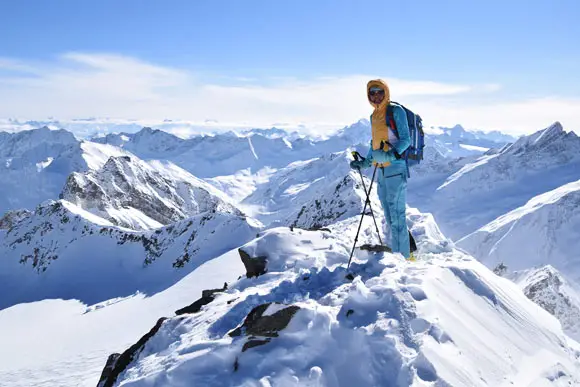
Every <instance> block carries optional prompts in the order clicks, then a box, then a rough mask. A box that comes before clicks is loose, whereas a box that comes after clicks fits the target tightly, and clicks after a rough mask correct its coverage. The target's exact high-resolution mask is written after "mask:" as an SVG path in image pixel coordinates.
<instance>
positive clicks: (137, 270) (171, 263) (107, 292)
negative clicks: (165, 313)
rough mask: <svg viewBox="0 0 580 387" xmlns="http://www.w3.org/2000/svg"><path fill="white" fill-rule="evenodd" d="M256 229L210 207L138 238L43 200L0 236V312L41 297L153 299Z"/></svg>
mask: <svg viewBox="0 0 580 387" xmlns="http://www.w3.org/2000/svg"><path fill="white" fill-rule="evenodd" d="M228 211H229V212H228ZM261 227H262V225H261V224H260V223H259V222H256V221H254V220H253V219H250V218H247V217H246V216H245V215H243V214H242V213H240V212H239V211H237V210H235V209H233V210H232V209H231V208H229V207H226V208H225V209H223V208H221V209H220V208H218V207H216V208H212V209H209V210H208V211H205V212H202V213H199V214H197V215H195V216H192V217H189V218H187V219H184V220H181V221H178V222H174V223H172V224H170V225H168V226H164V227H161V228H157V229H156V230H147V231H141V232H138V231H134V230H130V229H126V228H122V227H118V226H115V225H113V224H112V223H111V222H109V221H108V220H106V219H103V218H101V217H98V216H96V215H94V214H92V213H90V212H87V211H85V210H83V209H82V208H80V207H78V206H76V205H74V204H72V203H70V202H67V201H65V200H60V201H49V202H46V203H44V204H43V205H41V206H39V207H38V208H37V209H36V210H35V211H34V213H33V214H31V215H28V216H26V217H24V218H22V219H21V220H20V221H19V222H18V223H16V224H14V225H13V226H12V227H11V228H10V229H9V230H0V257H2V259H1V260H0V279H1V281H0V293H2V294H3V297H2V298H0V309H2V308H6V307H10V306H12V305H15V304H18V303H21V302H30V301H35V300H42V299H45V298H74V299H79V300H81V301H83V302H87V303H96V302H100V301H105V300H107V299H110V298H115V297H120V296H128V295H131V294H133V293H135V291H137V290H139V291H141V292H143V293H146V294H148V293H151V292H153V293H154V292H157V291H160V290H163V289H165V288H167V287H168V286H171V285H172V284H174V283H175V282H177V281H178V280H179V279H180V278H182V277H183V276H185V275H186V274H188V273H189V272H190V271H191V270H193V269H195V268H196V267H197V266H199V265H200V264H202V263H203V262H205V261H206V260H208V259H211V258H214V257H215V256H217V255H220V254H222V253H224V252H226V251H228V250H230V249H232V248H234V247H236V246H239V245H240V244H241V243H243V242H245V241H247V240H249V239H250V238H251V237H253V236H255V234H256V232H257V230H259V229H260V228H261ZM224 235H228V238H224ZM104 285H106V286H104Z"/></svg>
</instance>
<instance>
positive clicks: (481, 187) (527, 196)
mask: <svg viewBox="0 0 580 387" xmlns="http://www.w3.org/2000/svg"><path fill="white" fill-rule="evenodd" d="M579 149H580V138H579V137H578V136H577V135H576V134H575V133H574V132H572V131H569V132H567V131H565V130H564V129H563V128H562V126H561V125H560V124H559V123H555V124H553V125H551V126H550V127H548V128H546V129H544V130H541V131H539V132H537V133H534V134H532V135H530V136H524V137H522V138H520V139H519V140H518V141H516V142H515V143H513V144H511V145H507V146H504V147H503V148H502V149H500V150H495V151H489V152H486V153H485V154H483V155H482V156H479V157H474V158H473V159H468V158H466V159H464V162H463V163H458V164H456V165H457V166H459V167H460V168H459V169H458V170H457V171H456V172H454V173H452V174H451V175H450V176H449V175H448V176H445V175H444V174H442V175H441V179H434V180H433V181H432V182H430V184H425V182H424V181H421V180H419V181H416V182H412V181H411V182H410V192H411V190H413V191H416V192H415V193H411V194H410V204H411V205H413V206H417V207H419V208H420V209H421V210H423V211H428V212H432V213H433V214H434V215H435V216H436V218H437V219H438V221H439V223H440V226H441V228H442V229H443V231H444V232H445V233H446V234H448V235H449V236H450V237H451V238H453V239H456V240H458V239H460V238H462V237H465V236H466V235H468V234H471V233H473V232H475V231H476V230H478V229H479V228H481V227H483V226H484V225H485V224H487V223H489V222H491V221H493V220H494V219H495V218H497V217H499V216H501V215H502V214H505V213H507V212H509V211H511V210H513V209H514V208H518V207H521V206H523V205H525V203H526V202H528V201H529V200H531V199H532V198H533V197H535V196H538V195H541V194H543V193H545V192H547V191H550V190H554V189H557V188H559V187H561V186H562V185H565V184H568V183H570V182H573V181H576V180H578V179H580V156H579V153H578V150H579ZM465 161H467V162H465ZM462 164H463V166H461V165H462ZM415 184H416V185H415ZM437 184H439V185H437ZM417 194H419V195H417Z"/></svg>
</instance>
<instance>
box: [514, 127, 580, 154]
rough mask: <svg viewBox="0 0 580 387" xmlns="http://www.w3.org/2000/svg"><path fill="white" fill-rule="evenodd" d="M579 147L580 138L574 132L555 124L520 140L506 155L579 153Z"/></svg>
mask: <svg viewBox="0 0 580 387" xmlns="http://www.w3.org/2000/svg"><path fill="white" fill-rule="evenodd" d="M579 147H580V138H578V136H577V135H576V134H575V133H574V132H566V131H565V130H564V128H563V127H562V124H560V123H559V122H555V123H553V124H552V125H550V126H549V127H547V128H546V129H543V130H540V131H538V132H536V133H534V134H531V135H529V136H524V137H522V138H520V139H519V140H518V141H516V142H515V143H514V144H513V146H512V147H510V148H508V149H507V150H506V153H509V154H513V155H518V154H522V153H525V152H538V153H543V154H549V152H556V151H560V152H562V151H564V152H566V151H574V150H576V151H577V150H578V148H579ZM554 156H556V155H554Z"/></svg>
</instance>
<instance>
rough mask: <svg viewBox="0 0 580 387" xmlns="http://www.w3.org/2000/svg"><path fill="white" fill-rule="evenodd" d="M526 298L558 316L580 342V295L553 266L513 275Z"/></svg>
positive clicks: (576, 286) (572, 335) (511, 277)
mask: <svg viewBox="0 0 580 387" xmlns="http://www.w3.org/2000/svg"><path fill="white" fill-rule="evenodd" d="M508 278H510V279H511V280H513V281H514V282H515V283H516V284H517V285H518V286H519V287H520V288H521V289H522V290H523V292H524V294H525V295H526V297H528V298H529V299H530V300H532V301H534V302H535V303H536V304H538V305H540V306H541V307H542V308H544V309H545V310H547V311H548V312H550V314H552V315H554V316H555V317H556V318H557V319H558V320H560V323H561V324H562V328H563V329H564V331H565V332H566V333H567V334H568V335H570V337H572V338H574V339H575V340H580V292H579V289H580V288H579V287H578V285H576V284H574V283H571V282H570V281H568V280H567V279H566V278H564V276H563V275H562V274H561V273H560V272H559V271H558V270H556V269H555V268H554V267H553V266H551V265H545V266H542V267H538V268H533V269H528V270H522V271H517V272H514V273H512V274H510V275H509V277H508Z"/></svg>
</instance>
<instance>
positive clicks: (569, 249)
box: [457, 180, 580, 281]
mask: <svg viewBox="0 0 580 387" xmlns="http://www.w3.org/2000/svg"><path fill="white" fill-rule="evenodd" d="M579 230H580V180H578V181H575V182H572V183H569V184H566V185H564V186H562V187H560V188H557V189H555V190H553V191H550V192H546V193H544V194H542V195H539V196H537V197H535V198H533V199H531V200H530V201H529V202H528V203H526V204H525V205H523V206H522V207H520V208H516V209H515V210H513V211H510V212H508V213H507V214H504V215H502V216H500V217H499V218H497V219H495V220H494V221H492V222H491V223H489V224H487V225H485V226H483V227H482V228H481V229H479V230H477V231H476V232H474V233H472V234H470V235H468V236H466V237H465V238H463V239H461V240H459V241H458V242H457V244H458V246H460V247H462V248H464V249H466V250H467V251H469V252H470V253H472V254H473V255H474V256H475V257H476V258H478V259H480V260H481V261H482V262H483V263H485V264H486V265H487V266H488V267H495V266H497V265H498V264H500V263H504V264H505V265H506V266H507V267H508V268H509V269H510V270H523V269H527V268H529V267H532V266H541V265H543V264H545V263H550V265H552V266H554V267H555V268H556V269H558V270H560V271H562V272H563V273H566V275H567V276H569V278H571V279H572V280H574V281H579V280H580V239H579V238H578V232H579Z"/></svg>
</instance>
